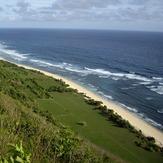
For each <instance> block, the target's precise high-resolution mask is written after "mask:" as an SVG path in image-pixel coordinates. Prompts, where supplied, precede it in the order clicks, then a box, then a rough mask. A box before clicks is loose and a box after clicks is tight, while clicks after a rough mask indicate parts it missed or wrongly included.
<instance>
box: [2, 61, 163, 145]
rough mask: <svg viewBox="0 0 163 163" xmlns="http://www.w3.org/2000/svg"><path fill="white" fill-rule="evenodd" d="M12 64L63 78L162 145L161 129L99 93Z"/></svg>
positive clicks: (72, 83) (71, 85) (72, 84)
mask: <svg viewBox="0 0 163 163" xmlns="http://www.w3.org/2000/svg"><path fill="white" fill-rule="evenodd" d="M0 60H5V59H3V58H0ZM9 62H10V61H9ZM14 64H16V65H17V66H20V67H24V68H25V69H32V70H36V71H40V72H41V73H43V74H45V75H47V76H51V77H53V78H55V79H61V80H63V81H64V82H65V83H66V84H68V85H69V87H71V88H73V89H77V90H78V92H79V93H84V94H85V95H86V96H88V97H90V98H92V99H94V100H97V101H101V102H102V103H103V105H106V106H107V108H109V109H112V110H114V112H115V113H117V114H119V115H120V116H121V117H122V118H123V119H125V120H127V121H129V122H130V124H131V125H133V126H134V127H135V128H136V129H137V130H141V131H142V133H143V134H144V135H146V136H151V137H154V138H155V139H156V142H157V144H158V145H160V146H163V133H162V132H161V131H159V130H158V129H156V128H155V127H153V126H151V125H150V124H148V123H146V122H145V121H143V120H141V119H140V118H138V117H136V116H135V115H133V114H132V113H130V112H129V111H127V110H125V109H123V108H121V107H120V106H118V105H116V104H114V103H112V102H110V101H108V100H106V99H104V98H102V97H100V96H99V95H97V94H95V93H93V92H91V91H89V90H87V89H86V88H84V87H82V86H80V85H78V84H76V83H75V82H73V81H71V80H69V79H67V78H65V77H62V76H59V75H56V74H52V73H49V72H46V71H42V70H39V69H36V68H32V67H29V66H25V65H22V64H17V63H14Z"/></svg>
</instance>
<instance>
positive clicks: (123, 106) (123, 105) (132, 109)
mask: <svg viewBox="0 0 163 163" xmlns="http://www.w3.org/2000/svg"><path fill="white" fill-rule="evenodd" d="M118 105H119V106H120V107H122V108H124V109H127V110H129V111H131V112H134V113H137V112H138V110H137V109H136V108H131V107H129V106H126V105H125V104H122V103H118Z"/></svg>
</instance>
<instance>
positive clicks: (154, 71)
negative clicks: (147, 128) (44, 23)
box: [0, 29, 163, 130]
mask: <svg viewBox="0 0 163 163" xmlns="http://www.w3.org/2000/svg"><path fill="white" fill-rule="evenodd" d="M162 45H163V33H158V32H130V31H105V30H61V29H58V30H57V29H55V30H52V29H0V57H3V58H5V59H7V60H10V61H13V62H15V63H21V64H24V65H29V66H31V67H35V68H38V69H41V70H45V71H48V72H51V73H55V74H59V75H62V76H65V77H67V78H69V79H70V80H72V81H74V82H76V83H78V84H80V85H82V86H84V87H85V88H87V89H89V90H91V91H93V92H95V93H97V94H98V95H100V96H102V97H104V98H106V99H107V100H109V101H112V102H114V103H115V104H117V105H120V106H121V107H123V108H124V109H127V110H129V111H130V112H132V113H133V114H135V115H136V116H139V117H140V118H142V119H144V120H145V121H147V122H148V123H150V124H152V125H154V126H155V127H157V128H159V129H161V130H163V46H162Z"/></svg>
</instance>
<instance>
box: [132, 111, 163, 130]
mask: <svg viewBox="0 0 163 163" xmlns="http://www.w3.org/2000/svg"><path fill="white" fill-rule="evenodd" d="M135 115H136V116H138V117H139V118H141V119H143V120H144V121H146V122H147V123H149V124H151V125H153V126H155V127H157V128H160V129H163V126H162V125H161V124H159V123H157V122H155V121H154V120H153V119H150V118H148V117H146V115H145V114H143V113H136V114H135Z"/></svg>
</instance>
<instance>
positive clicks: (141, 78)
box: [85, 67, 151, 82]
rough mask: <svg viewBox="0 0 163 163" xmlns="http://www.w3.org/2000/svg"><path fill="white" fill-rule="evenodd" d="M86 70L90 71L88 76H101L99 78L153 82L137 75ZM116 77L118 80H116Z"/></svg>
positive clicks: (102, 70)
mask: <svg viewBox="0 0 163 163" xmlns="http://www.w3.org/2000/svg"><path fill="white" fill-rule="evenodd" d="M85 69H86V70H87V71H88V74H93V75H99V77H101V76H102V77H103V78H104V76H105V77H111V78H113V80H119V79H122V78H124V79H125V78H128V79H133V80H140V81H146V82H151V79H149V78H147V77H143V76H140V75H136V74H135V73H133V72H131V73H112V72H110V71H106V70H104V69H91V68H87V67H85ZM114 77H116V78H114Z"/></svg>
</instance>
